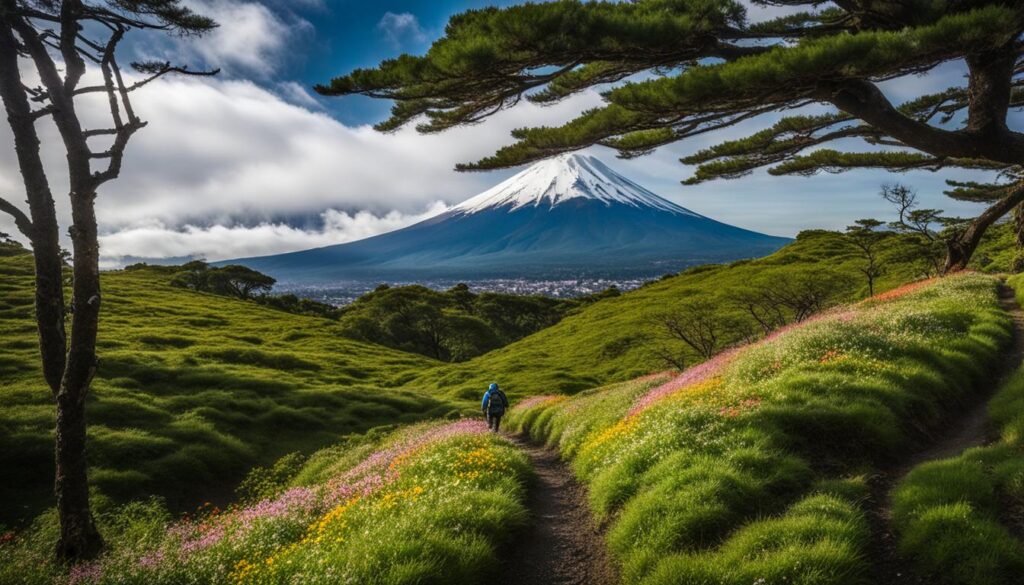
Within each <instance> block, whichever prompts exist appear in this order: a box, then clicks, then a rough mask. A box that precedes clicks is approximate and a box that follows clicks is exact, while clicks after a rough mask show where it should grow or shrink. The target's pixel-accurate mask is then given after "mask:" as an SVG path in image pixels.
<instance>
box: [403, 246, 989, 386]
mask: <svg viewBox="0 0 1024 585" xmlns="http://www.w3.org/2000/svg"><path fill="white" fill-rule="evenodd" d="M1000 234H1001V232H1000ZM1004 244H1005V243H1001V244H1000V246H999V249H1000V250H1001V249H1002V247H1003V245H1004ZM992 248H993V246H991V245H989V246H988V247H987V248H986V249H983V250H982V251H980V252H979V258H982V257H983V259H984V261H985V262H990V261H991V260H990V258H992V257H997V254H996V253H995V252H990V249H992ZM860 264H861V261H860V260H859V259H858V257H857V256H856V255H855V254H853V253H852V249H851V248H850V246H849V245H848V244H846V243H845V242H844V241H843V240H842V238H841V237H840V236H839V235H838V234H836V233H835V232H805V233H804V234H802V235H801V237H800V238H799V239H798V240H797V241H795V242H794V243H793V244H791V245H789V246H787V247H785V248H783V249H782V250H780V251H779V252H777V253H775V254H773V255H771V256H767V257H765V258H761V259H757V260H753V261H743V262H737V263H734V264H732V265H729V266H717V267H702V268H699V269H696V270H691V271H688V272H684V273H683V274H681V275H680V276H676V277H672V278H667V279H664V280H661V281H658V282H656V283H652V284H649V285H647V286H645V287H643V288H641V289H640V290H637V291H633V292H630V293H627V294H624V295H622V296H620V297H617V298H613V299H606V300H604V301H601V302H600V303H597V304H595V305H593V306H590V307H587V308H585V309H583V310H582V311H580V312H579V313H578V314H576V315H574V316H571V317H568V318H566V319H564V320H563V321H562V322H560V323H559V324H557V325H555V326H554V327H550V328H548V329H545V330H543V331H541V332H539V333H536V334H534V335H532V336H530V337H527V338H526V339H523V340H520V341H518V342H516V343H513V344H511V345H509V346H506V347H504V348H502V349H499V350H496V351H493V352H491V353H488V354H486V355H484V356H481V357H479V358H476V359H473V360H470V361H468V362H465V363H463V364H457V365H452V366H445V367H438V368H434V369H433V370H431V371H429V372H427V373H426V374H424V375H423V376H421V377H419V378H417V379H415V380H413V381H412V382H411V383H410V384H409V385H408V387H409V388H414V389H420V388H425V389H428V390H430V391H433V392H437V393H440V394H443V395H448V396H457V397H459V398H463V399H471V398H475V397H476V396H477V395H478V394H479V393H480V389H481V388H485V387H486V384H487V383H489V382H492V381H498V382H500V383H502V384H503V386H504V387H505V388H507V389H508V390H509V391H510V394H511V395H512V397H513V399H514V398H517V397H522V396H526V395H535V394H553V393H572V392H577V391H580V390H584V389H587V388H594V387H597V386H602V385H605V384H609V383H613V382H621V381H625V380H630V379H633V378H636V377H637V376H641V375H644V374H647V373H650V372H653V371H658V370H663V369H665V368H666V366H665V364H664V363H663V362H662V361H661V360H659V359H658V358H657V357H656V356H655V355H654V354H653V353H652V348H653V346H654V345H656V344H658V343H660V342H659V341H658V340H657V339H656V332H657V326H656V325H654V324H653V323H652V322H651V321H652V318H653V317H655V316H656V315H658V314H659V313H661V312H664V311H666V310H668V309H670V308H671V307H672V306H673V305H675V304H677V303H679V302H681V301H685V300H686V299H689V298H695V297H704V298H707V297H710V298H712V299H714V302H716V303H718V304H719V305H720V306H725V305H726V304H727V303H728V301H729V300H730V297H731V296H732V295H734V294H735V292H736V290H737V289H738V288H741V287H745V286H749V285H750V284H751V283H753V282H756V279H757V278H759V277H760V278H767V277H770V276H771V274H772V273H773V272H780V271H785V270H788V269H792V268H795V267H801V266H802V267H806V268H807V269H810V270H815V271H826V270H833V271H836V272H837V273H839V274H842V275H847V276H848V277H849V278H851V279H853V280H854V281H855V283H856V285H855V286H856V288H854V289H853V290H852V291H851V293H852V294H850V295H849V296H847V297H846V300H853V299H855V298H860V297H861V296H863V295H864V294H866V285H865V284H863V283H862V280H861V279H862V277H861V276H860V273H859V272H858V266H859V265H860ZM916 276H917V275H916V270H915V269H914V268H913V267H911V266H910V265H908V264H905V263H900V262H898V261H895V260H892V261H890V262H889V263H888V264H887V267H886V272H885V274H884V275H883V276H882V277H881V278H880V279H879V282H878V283H876V290H885V289H887V288H892V287H894V286H897V285H899V284H901V283H903V282H906V281H908V280H911V279H913V278H916ZM690 357H691V359H693V360H697V357H696V356H695V355H694V356H690Z"/></svg>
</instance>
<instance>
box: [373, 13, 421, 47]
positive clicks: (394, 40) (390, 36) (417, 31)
mask: <svg viewBox="0 0 1024 585" xmlns="http://www.w3.org/2000/svg"><path fill="white" fill-rule="evenodd" d="M377 30H379V31H380V32H381V34H383V35H384V38H385V39H386V40H387V41H388V43H390V44H391V46H392V47H394V48H396V49H398V48H401V47H402V46H403V45H405V44H406V43H422V42H425V41H426V40H427V33H426V31H424V30H423V27H422V26H420V21H419V19H417V18H416V15H414V14H411V13H409V12H402V13H399V14H395V13H394V12H385V13H384V16H383V17H382V18H381V19H380V22H378V23H377Z"/></svg>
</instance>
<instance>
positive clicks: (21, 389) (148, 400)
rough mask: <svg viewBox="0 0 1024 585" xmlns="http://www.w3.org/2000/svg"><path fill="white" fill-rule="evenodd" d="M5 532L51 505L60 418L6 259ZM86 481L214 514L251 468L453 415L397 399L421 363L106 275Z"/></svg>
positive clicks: (273, 315) (326, 331)
mask: <svg viewBox="0 0 1024 585" xmlns="http://www.w3.org/2000/svg"><path fill="white" fill-rule="evenodd" d="M0 275H2V276H0V467H2V468H3V469H6V470H9V471H10V470H16V472H8V473H4V474H2V475H0V500H2V501H4V502H8V503H9V504H8V505H5V506H3V507H2V508H0V510H2V511H0V523H12V522H16V521H19V520H21V519H25V518H29V517H32V516H34V515H35V514H37V513H39V512H40V511H41V510H42V509H44V508H45V507H47V506H49V505H52V497H51V495H50V494H51V491H52V490H51V485H52V476H53V455H52V449H53V447H52V441H53V439H52V429H53V424H54V407H53V402H52V397H51V394H50V391H49V388H48V387H47V386H46V385H45V384H44V383H43V380H42V375H41V373H40V366H39V357H38V350H37V349H36V333H35V324H34V321H33V319H32V312H33V311H32V263H31V256H29V255H27V254H21V255H15V256H4V257H0ZM103 287H104V306H103V311H104V312H103V316H102V320H101V325H100V339H99V359H100V368H99V373H98V376H97V378H96V380H95V382H94V384H93V392H92V394H91V396H90V399H89V404H88V416H89V435H88V438H89V444H88V449H89V457H90V464H91V469H90V480H91V482H92V484H93V485H94V486H95V487H96V488H98V489H99V490H100V491H101V492H102V493H103V494H106V495H108V496H111V497H114V498H116V499H118V500H120V501H126V500H129V499H134V498H140V497H146V496H148V495H153V494H156V495H160V496H163V497H165V498H166V499H167V500H168V502H169V503H170V504H171V506H172V508H174V509H178V510H181V509H189V508H191V507H194V506H195V505H196V504H198V503H200V502H202V501H204V500H207V499H215V500H224V499H225V497H226V496H228V495H229V494H230V493H231V490H232V489H233V487H234V486H235V484H237V482H238V481H239V480H240V479H241V478H242V477H243V476H244V475H245V473H246V472H247V471H248V470H249V469H250V468H251V467H253V466H254V465H261V464H267V463H270V462H272V461H274V460H275V459H277V458H278V457H280V456H282V455H284V454H286V453H289V452H292V451H305V452H310V451H313V450H315V449H318V448H320V447H323V446H324V445H329V444H332V443H334V442H336V441H337V440H338V438H339V437H341V436H343V435H346V434H349V433H362V432H365V431H366V430H367V429H370V428H372V427H374V426H377V425H384V424H389V425H391V424H401V423H405V422H412V421H417V420H423V419H425V418H428V417H433V416H438V415H440V414H444V413H446V412H448V411H450V410H451V409H452V408H453V407H452V406H450V405H449V404H447V403H445V402H444V401H442V400H438V399H435V398H432V397H429V396H427V395H426V394H425V393H422V392H410V391H404V390H399V389H397V388H396V386H397V385H399V384H400V383H402V382H403V381H404V380H406V379H407V378H409V377H411V376H413V375H414V374H415V373H417V372H419V371H421V370H423V369H425V368H428V367H430V366H431V365H433V362H431V361H430V360H428V359H425V358H422V357H420V356H414V355H411V354H406V353H401V352H398V351H395V350H391V349H388V348H384V347H381V346H375V345H371V344H366V343H360V342H355V341H351V340H348V339H345V338H343V337H342V336H341V335H340V334H339V331H338V329H337V327H338V326H337V324H336V323H334V322H332V321H328V320H324V319H318V318H315V317H305V316H299V315H291V314H287V313H282V312H279V311H275V310H271V309H267V308H262V307H260V306H257V305H255V304H253V303H248V302H243V301H237V300H232V299H228V298H224V297H219V296H214V295H208V294H203V293H195V292H190V291H185V290H182V289H178V288H173V287H170V286H168V285H167V284H166V277H165V276H164V275H159V274H156V273H150V272H147V271H135V272H114V273H105V274H104V275H103Z"/></svg>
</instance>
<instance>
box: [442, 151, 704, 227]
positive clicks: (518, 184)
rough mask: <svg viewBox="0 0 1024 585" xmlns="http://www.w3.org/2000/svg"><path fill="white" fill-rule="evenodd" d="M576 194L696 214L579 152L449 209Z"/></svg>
mask: <svg viewBox="0 0 1024 585" xmlns="http://www.w3.org/2000/svg"><path fill="white" fill-rule="evenodd" d="M577 198H580V199H593V200H596V201H602V202H604V203H606V204H608V205H612V204H616V203H619V204H623V205H629V206H631V207H636V208H644V207H650V208H654V209H660V210H662V211H667V212H668V213H677V214H681V215H692V216H695V217H699V216H698V215H697V214H696V213H694V212H692V211H690V210H689V209H686V208H683V207H680V206H678V205H676V204H675V203H672V202H671V201H668V200H667V199H663V198H661V197H658V196H657V195H655V194H654V193H651V192H650V191H648V190H647V189H644V188H643V187H641V186H640V185H637V184H636V183H634V182H633V181H630V180H629V179H627V178H626V177H623V176H622V175H620V174H619V173H616V172H615V171H613V170H612V169H610V168H609V167H608V165H606V164H604V163H603V162H601V161H599V160H597V159H596V158H594V157H592V156H584V155H580V154H563V155H561V156H558V157H555V158H550V159H547V160H545V161H541V162H539V163H537V164H535V165H533V166H531V167H530V168H528V169H526V170H525V171H523V172H521V173H519V174H517V175H515V176H514V177H511V178H509V179H508V180H506V181H504V182H502V183H499V184H498V185H496V186H495V187H492V188H490V189H488V190H487V191H484V192H483V193H481V194H479V195H477V196H476V197H472V198H470V199H468V200H466V201H465V202H463V203H461V204H460V205H457V206H456V207H454V208H453V209H452V211H454V212H461V213H478V212H481V211H485V210H487V209H504V210H506V211H516V210H518V209H522V208H524V207H540V206H549V207H551V206H555V205H559V204H562V203H566V202H568V201H570V200H572V199H577Z"/></svg>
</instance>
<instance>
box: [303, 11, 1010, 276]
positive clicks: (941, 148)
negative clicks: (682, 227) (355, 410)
mask: <svg viewBox="0 0 1024 585" xmlns="http://www.w3.org/2000/svg"><path fill="white" fill-rule="evenodd" d="M753 2H755V3H756V4H762V5H778V6H791V7H803V8H805V10H804V11H802V12H799V13H796V14H792V15H788V16H784V17H781V18H776V19H774V20H770V21H767V22H760V23H750V22H749V21H748V20H747V18H746V9H745V8H744V6H743V5H742V4H741V3H740V2H739V1H738V0H636V1H634V2H584V1H582V0H560V1H553V2H542V3H526V4H522V5H519V6H511V7H508V8H486V9H481V10H471V11H468V12H465V13H462V14H459V15H457V16H455V17H453V18H452V19H451V21H450V22H449V23H448V26H447V28H446V29H445V36H444V38H442V39H440V40H438V41H437V42H435V43H434V45H433V46H432V47H431V49H430V50H429V51H428V52H427V53H426V55H424V56H410V55H402V56H401V57H398V58H396V59H390V60H387V61H384V62H383V63H381V64H380V66H379V67H377V68H376V69H360V70H357V71H353V72H352V73H350V74H348V75H346V76H343V77H339V78H336V79H334V80H333V81H331V82H330V83H329V84H327V85H324V86H322V87H319V88H318V90H319V91H320V92H321V93H323V94H325V95H347V94H363V95H367V96H371V97H377V98H385V99H392V100H395V102H396V103H395V105H394V107H393V109H392V116H391V118H390V119H389V120H387V121H385V122H383V123H381V124H380V125H379V126H378V128H379V129H381V130H395V129H397V128H399V127H401V126H403V125H405V124H407V123H409V122H411V121H413V120H418V119H422V117H425V120H423V121H422V123H421V124H420V125H419V126H418V128H419V130H420V131H423V132H437V131H441V130H445V129H447V128H451V127H454V126H459V125H464V124H473V123H475V122H478V121H480V120H482V119H484V118H486V117H487V116H490V115H492V114H494V113H496V112H498V111H500V110H501V109H503V108H506V107H508V106H511V105H514V104H516V103H518V102H519V101H520V100H522V99H524V98H525V99H528V100H530V101H532V102H535V103H538V104H550V103H554V102H557V101H559V100H562V99H564V98H566V97H568V96H571V95H573V94H578V93H580V92H584V91H590V90H593V89H594V88H598V87H606V86H608V85H609V84H617V83H619V82H621V81H623V80H626V79H630V80H631V81H629V82H627V83H624V84H621V83H619V84H618V85H613V86H612V87H611V88H610V89H608V90H607V91H605V93H604V94H603V96H604V98H605V100H606V102H607V103H606V105H604V106H603V107H599V108H594V109H591V110H588V111H585V112H583V113H582V114H581V115H580V116H579V117H578V118H576V119H575V120H572V121H570V122H568V123H567V124H565V125H563V126H559V127H543V128H521V129H519V130H516V131H515V132H514V133H513V135H514V136H515V138H517V139H518V142H516V143H515V144H512V145H510V146H507V147H505V148H502V149H501V150H499V151H498V152H497V154H495V155H494V156H490V157H487V158H484V159H482V160H480V161H479V162H477V163H474V164H468V165H462V166H460V167H459V168H461V169H468V170H474V169H493V168H502V167H509V166H515V165H520V164H523V163H526V162H529V161H533V160H537V159H541V158H545V157H549V156H552V155H555V154H559V153H562V152H567V151H571V150H575V149H579V148H584V147H587V146H591V145H595V144H600V145H604V146H608V147H611V148H614V149H617V150H618V151H619V152H620V153H621V154H622V156H625V157H632V156H638V155H642V154H645V153H648V152H650V151H651V150H653V149H655V148H657V147H659V146H662V145H665V144H669V143H672V142H676V141H680V140H685V139H686V138H689V137H692V136H696V135H699V134H703V133H706V132H710V131H713V130H717V129H721V128H725V127H729V126H732V125H734V124H737V123H740V122H749V121H751V120H754V119H757V118H759V117H762V116H766V115H774V116H776V117H775V118H773V119H772V121H771V122H770V123H762V129H761V130H760V131H758V132H755V133H754V134H751V135H750V136H748V137H746V138H741V139H738V140H730V141H727V142H724V143H722V144H719V145H717V146H714V147H711V148H707V149H704V150H701V151H699V152H697V153H695V154H693V155H692V156H689V157H686V158H684V159H683V161H684V162H685V163H687V164H696V165H699V166H698V168H697V170H696V173H695V174H694V176H693V177H692V178H691V179H688V180H687V181H685V182H686V183H687V184H694V183H699V182H702V181H707V180H711V179H730V178H736V177H742V176H744V175H747V174H749V173H751V172H752V171H754V170H755V169H759V168H762V167H770V168H769V173H771V174H773V175H812V174H815V173H817V172H820V171H825V172H841V171H845V170H848V169H853V168H884V169H888V170H892V171H907V170H912V169H927V170H933V171H934V170H939V169H947V168H975V169H993V170H1004V171H1012V170H1013V169H1018V168H1020V167H1021V166H1022V165H1024V133H1021V132H1019V131H1017V130H1015V129H1011V128H1010V126H1009V124H1008V122H1009V120H1008V118H1007V113H1008V111H1009V110H1010V109H1011V108H1019V107H1020V106H1022V105H1024V92H1022V91H1021V86H1022V85H1024V66H1022V64H1021V62H1020V59H1021V56H1022V51H1024V44H1022V42H1021V34H1022V31H1024V4H1022V3H1020V2H1011V1H1009V0H903V1H885V0H833V1H832V2H823V1H822V0H753ZM955 60H959V61H962V62H963V63H964V64H965V66H966V70H967V83H966V85H965V86H964V85H958V86H954V87H950V88H948V89H945V90H943V91H939V92H937V93H929V94H924V93H922V94H921V95H918V96H916V97H915V98H914V99H911V100H908V101H906V102H903V103H893V102H892V101H891V100H890V99H889V97H887V96H886V95H885V94H884V93H883V92H882V91H881V89H880V87H879V82H881V81H885V80H891V79H896V78H901V77H907V76H911V75H919V74H921V73H923V72H927V71H929V70H931V69H933V68H935V67H936V66H938V65H939V64H942V63H946V62H949V61H955ZM814 104H817V105H823V106H826V108H827V111H825V112H823V113H814V114H813V115H796V116H793V115H789V116H785V117H782V118H781V119H779V118H778V117H777V115H778V114H779V113H784V112H786V111H788V110H791V109H793V108H800V107H803V106H808V105H814ZM845 139H857V140H861V141H862V142H863V143H865V144H866V145H867V146H869V147H882V148H877V149H876V150H875V151H873V152H860V151H851V152H840V151H837V150H833V149H825V148H822V146H824V145H826V144H830V143H832V142H834V141H839V140H845ZM955 191H956V190H955V189H954V192H955ZM954 194H955V193H954ZM977 200H978V201H982V202H984V203H985V204H987V205H988V208H987V209H986V210H985V211H984V212H982V213H981V214H980V215H978V216H977V217H975V218H973V219H972V220H971V221H970V222H969V223H968V224H967V225H966V226H965V227H964V228H963V229H960V230H958V231H957V232H956V233H955V234H954V237H952V238H950V240H949V246H948V253H947V260H946V263H945V267H946V268H947V269H948V270H957V269H962V268H964V267H966V266H967V262H968V261H969V260H970V257H971V255H972V254H973V252H974V250H975V248H976V247H977V245H978V243H979V241H980V240H981V237H982V235H983V234H984V232H985V230H986V229H987V228H988V227H989V226H991V225H992V224H993V223H994V222H995V221H996V220H998V219H999V218H1000V217H1002V216H1004V215H1005V214H1006V213H1008V212H1010V211H1011V210H1013V209H1014V208H1016V207H1018V206H1019V205H1021V203H1022V202H1024V182H1021V181H1020V180H1019V177H1017V176H1007V177H1006V180H1004V181H1002V182H1000V183H999V184H997V185H993V186H992V189H990V190H988V191H987V192H986V194H985V197H984V198H979V199H977Z"/></svg>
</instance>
